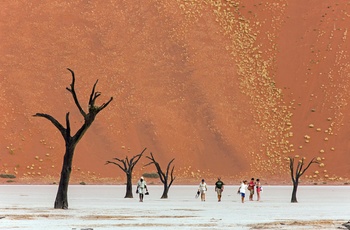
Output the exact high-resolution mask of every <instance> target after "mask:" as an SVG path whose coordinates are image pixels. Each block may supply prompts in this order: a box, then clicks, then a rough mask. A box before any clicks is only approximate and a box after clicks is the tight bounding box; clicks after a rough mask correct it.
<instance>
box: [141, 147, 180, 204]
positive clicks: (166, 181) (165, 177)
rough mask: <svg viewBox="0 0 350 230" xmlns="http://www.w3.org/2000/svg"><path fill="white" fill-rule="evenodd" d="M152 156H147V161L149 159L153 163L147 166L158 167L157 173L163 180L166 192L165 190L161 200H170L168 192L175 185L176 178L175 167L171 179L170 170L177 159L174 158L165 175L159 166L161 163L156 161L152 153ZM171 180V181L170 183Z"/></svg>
mask: <svg viewBox="0 0 350 230" xmlns="http://www.w3.org/2000/svg"><path fill="white" fill-rule="evenodd" d="M150 155H151V156H146V158H147V159H149V160H150V161H151V162H149V163H148V164H146V165H145V166H148V165H151V164H154V166H156V169H157V173H158V175H159V178H160V180H161V182H162V183H163V185H164V190H163V195H162V197H161V199H167V198H168V192H169V189H170V186H171V185H172V184H173V182H174V180H175V177H174V167H175V166H173V167H172V169H171V173H170V178H169V169H170V165H171V164H172V163H173V161H174V160H175V158H173V159H172V160H171V161H170V162H169V163H168V166H167V168H166V172H165V173H164V172H163V171H162V169H161V167H160V165H159V163H158V162H157V161H156V160H155V159H154V157H153V154H152V153H150ZM169 179H170V181H169Z"/></svg>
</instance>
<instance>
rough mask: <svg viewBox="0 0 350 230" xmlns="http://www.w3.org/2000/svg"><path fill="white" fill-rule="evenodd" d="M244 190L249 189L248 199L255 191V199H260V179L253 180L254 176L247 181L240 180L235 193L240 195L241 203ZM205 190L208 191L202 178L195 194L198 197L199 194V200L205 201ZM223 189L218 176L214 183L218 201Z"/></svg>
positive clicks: (251, 199) (252, 196) (222, 183)
mask: <svg viewBox="0 0 350 230" xmlns="http://www.w3.org/2000/svg"><path fill="white" fill-rule="evenodd" d="M246 190H248V191H249V200H250V201H253V198H254V194H255V191H256V194H257V201H260V193H261V191H262V187H261V183H260V179H256V181H255V180H254V178H252V179H251V180H250V182H249V183H248V182H247V181H246V180H244V181H242V182H241V185H240V187H239V188H238V191H237V193H238V194H240V195H241V201H242V203H244V198H245V194H246ZM206 191H208V188H207V184H206V183H205V180H204V179H202V181H201V183H200V184H199V188H198V191H197V195H196V196H197V197H198V196H199V195H200V196H201V201H205V193H206ZM223 191H224V182H222V181H221V178H220V177H219V178H218V180H217V181H216V183H215V192H216V194H217V197H218V202H220V201H221V196H222V192H223Z"/></svg>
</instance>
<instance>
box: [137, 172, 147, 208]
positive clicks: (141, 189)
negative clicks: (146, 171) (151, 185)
mask: <svg viewBox="0 0 350 230" xmlns="http://www.w3.org/2000/svg"><path fill="white" fill-rule="evenodd" d="M136 193H138V194H139V198H140V202H143V197H144V196H145V194H146V193H148V188H147V183H146V181H145V179H144V178H143V176H142V177H141V178H140V180H139V181H138V182H137V189H136Z"/></svg>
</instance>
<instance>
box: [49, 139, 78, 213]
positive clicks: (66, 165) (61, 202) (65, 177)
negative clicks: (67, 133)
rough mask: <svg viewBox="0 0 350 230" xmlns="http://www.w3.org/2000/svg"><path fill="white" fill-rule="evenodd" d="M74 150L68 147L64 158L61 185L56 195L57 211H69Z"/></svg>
mask: <svg viewBox="0 0 350 230" xmlns="http://www.w3.org/2000/svg"><path fill="white" fill-rule="evenodd" d="M73 154H74V148H71V147H69V146H67V147H66V153H65V154H64V158H63V165H62V171H61V178H60V183H59V186H58V191H57V195H56V200H55V205H54V208H56V209H68V196H67V193H68V185H69V180H70V175H71V172H72V163H73Z"/></svg>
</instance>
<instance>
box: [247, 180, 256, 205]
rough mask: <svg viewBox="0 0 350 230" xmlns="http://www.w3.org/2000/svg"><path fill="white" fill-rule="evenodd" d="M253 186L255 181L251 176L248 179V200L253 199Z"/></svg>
mask: <svg viewBox="0 0 350 230" xmlns="http://www.w3.org/2000/svg"><path fill="white" fill-rule="evenodd" d="M254 188H255V182H254V178H252V179H251V180H250V182H249V183H248V190H249V192H250V194H249V200H250V201H252V200H253V196H254Z"/></svg>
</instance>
